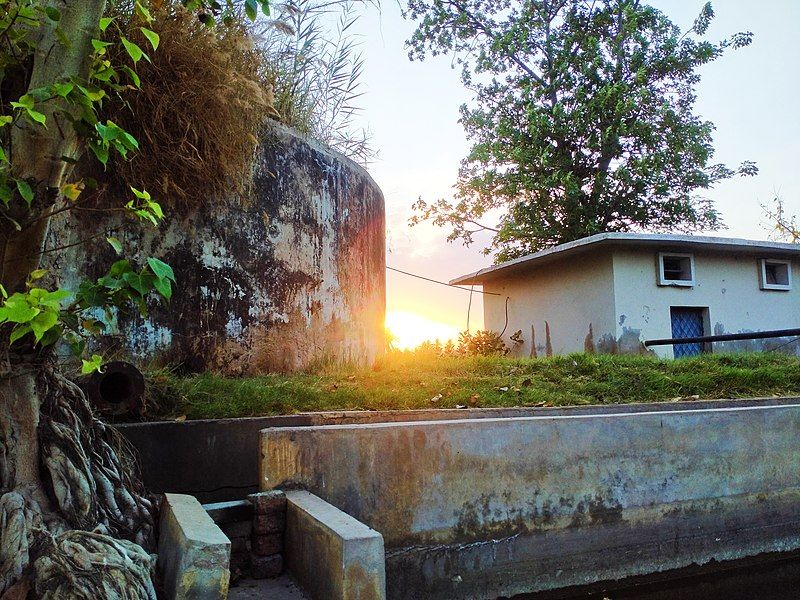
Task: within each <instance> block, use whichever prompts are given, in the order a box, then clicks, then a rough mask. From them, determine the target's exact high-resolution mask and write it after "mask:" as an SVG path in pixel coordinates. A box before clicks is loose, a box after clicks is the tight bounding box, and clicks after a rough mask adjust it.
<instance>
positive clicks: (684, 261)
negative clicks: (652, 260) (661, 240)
mask: <svg viewBox="0 0 800 600" xmlns="http://www.w3.org/2000/svg"><path fill="white" fill-rule="evenodd" d="M658 285H678V286H686V287H691V286H693V285H694V256H692V255H691V254H671V253H666V252H661V253H659V255H658Z"/></svg>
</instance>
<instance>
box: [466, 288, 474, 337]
mask: <svg viewBox="0 0 800 600" xmlns="http://www.w3.org/2000/svg"><path fill="white" fill-rule="evenodd" d="M474 287H475V284H474V283H473V284H472V285H470V286H469V304H467V333H469V313H470V311H471V310H472V288H474Z"/></svg>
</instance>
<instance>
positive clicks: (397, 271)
mask: <svg viewBox="0 0 800 600" xmlns="http://www.w3.org/2000/svg"><path fill="white" fill-rule="evenodd" d="M386 268H387V269H388V270H389V271H394V272H396V273H402V274H403V275H408V276H409V277H416V278H417V279H422V280H424V281H430V282H431V283H438V284H439V285H446V286H447V287H449V288H455V289H457V290H464V291H465V292H470V293H471V292H472V290H470V288H467V287H462V286H460V285H453V284H452V283H447V282H445V281H438V280H436V279H431V278H430V277H424V276H423V275H417V274H416V273H409V272H408V271H401V270H400V269H395V268H394V267H390V266H389V265H386ZM473 285H474V284H473ZM475 292H476V293H478V294H483V295H484V296H500V295H501V294H496V293H495V292H484V291H481V290H475Z"/></svg>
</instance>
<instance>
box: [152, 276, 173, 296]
mask: <svg viewBox="0 0 800 600" xmlns="http://www.w3.org/2000/svg"><path fill="white" fill-rule="evenodd" d="M153 287H155V288H156V291H157V292H158V293H159V294H161V295H162V296H163V297H164V298H165V299H167V300H169V299H170V298H172V284H171V283H170V282H169V280H168V279H163V278H159V279H156V280H155V281H154V282H153Z"/></svg>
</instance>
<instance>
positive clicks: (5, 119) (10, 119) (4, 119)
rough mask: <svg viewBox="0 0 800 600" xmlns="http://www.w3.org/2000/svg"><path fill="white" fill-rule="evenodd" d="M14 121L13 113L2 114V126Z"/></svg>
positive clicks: (0, 119)
mask: <svg viewBox="0 0 800 600" xmlns="http://www.w3.org/2000/svg"><path fill="white" fill-rule="evenodd" d="M13 121H14V117H12V116H11V115H0V127H3V126H4V125H8V124H9V123H12V122H13Z"/></svg>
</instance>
